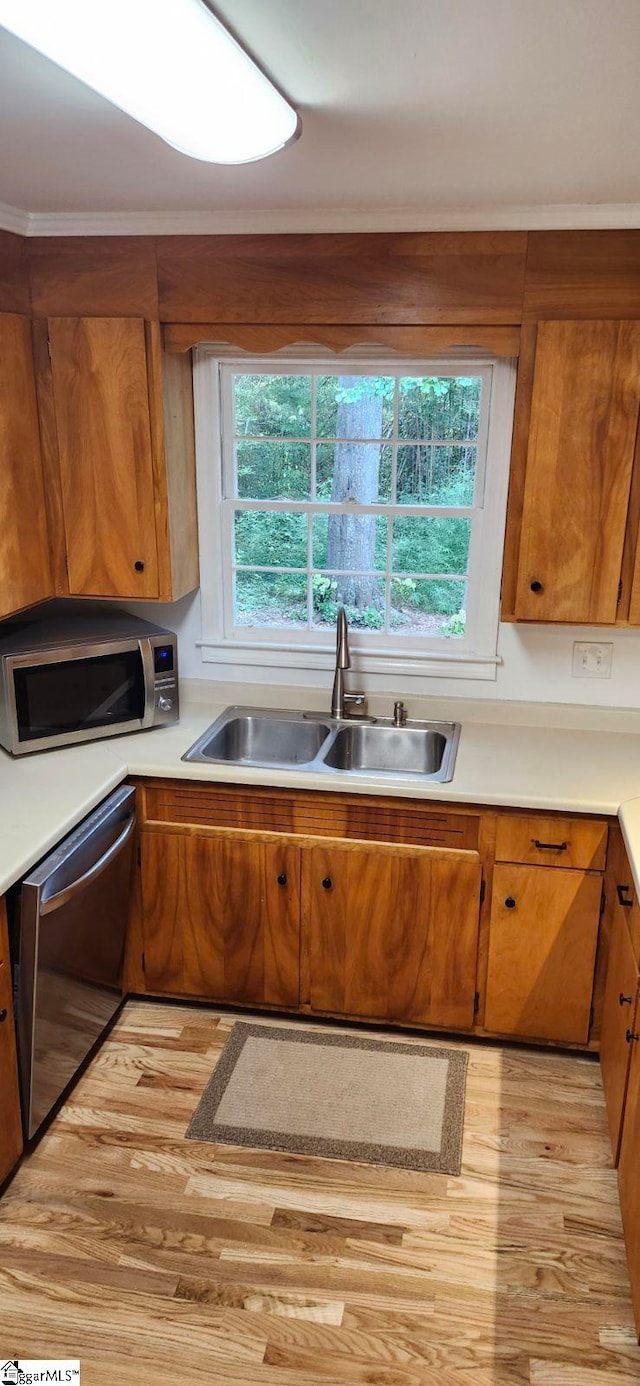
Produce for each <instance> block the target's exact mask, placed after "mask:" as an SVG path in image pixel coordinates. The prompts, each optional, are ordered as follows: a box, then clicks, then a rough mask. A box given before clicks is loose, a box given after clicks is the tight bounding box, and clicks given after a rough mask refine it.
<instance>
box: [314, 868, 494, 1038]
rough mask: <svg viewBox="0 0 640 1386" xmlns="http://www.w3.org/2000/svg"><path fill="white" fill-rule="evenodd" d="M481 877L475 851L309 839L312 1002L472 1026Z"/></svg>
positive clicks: (321, 1007) (335, 1009) (391, 1017)
mask: <svg viewBox="0 0 640 1386" xmlns="http://www.w3.org/2000/svg"><path fill="white" fill-rule="evenodd" d="M480 884H481V869H480V859H479V856H478V854H477V853H476V852H466V851H454V850H451V849H443V850H440V849H438V848H429V847H424V848H408V847H406V848H403V847H394V846H389V845H384V844H378V845H375V846H371V847H365V846H363V844H353V843H339V842H327V843H323V844H321V845H318V846H314V847H311V848H308V849H304V850H303V899H304V905H305V911H306V915H307V920H306V922H307V928H308V934H309V944H310V975H311V990H310V996H311V1007H312V1010H315V1011H328V1012H332V1013H335V1014H339V1015H349V1016H368V1017H371V1018H376V1019H381V1020H388V1021H403V1022H405V1023H413V1024H416V1025H442V1026H448V1027H451V1028H452V1029H460V1030H466V1029H470V1028H471V1026H472V1025H473V1017H474V997H475V978H476V954H477V944H478V920H479V908H480Z"/></svg>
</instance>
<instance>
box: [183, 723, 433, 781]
mask: <svg viewBox="0 0 640 1386" xmlns="http://www.w3.org/2000/svg"><path fill="white" fill-rule="evenodd" d="M459 736H460V726H459V724H458V723H457V722H418V721H413V720H411V721H408V722H407V723H406V724H405V725H404V726H396V725H395V723H394V722H392V720H391V719H390V718H389V719H388V720H387V719H386V718H383V717H380V718H375V719H374V718H368V719H366V720H365V719H362V720H357V719H356V718H354V719H353V720H350V721H348V722H344V721H337V720H335V719H334V718H332V717H325V716H323V714H322V713H314V712H289V711H284V710H283V711H265V710H264V709H263V708H255V707H228V708H226V709H225V711H224V712H223V713H222V715H221V716H220V717H218V718H217V719H216V721H215V722H213V723H212V725H211V726H210V727H208V728H207V730H206V732H204V733H203V735H202V736H201V737H199V739H198V740H197V741H196V742H195V743H194V745H193V746H191V747H190V749H189V750H188V751H187V752H186V754H185V755H184V756H183V757H182V759H183V760H187V761H200V762H203V761H204V762H205V763H207V764H218V765H238V766H257V767H265V768H270V769H280V770H308V771H313V773H314V774H318V773H320V774H323V773H331V774H335V772H336V771H342V772H343V773H345V774H348V775H378V774H382V775H394V776H396V777H398V776H408V777H410V778H411V779H417V778H421V779H427V780H435V781H439V782H440V783H445V782H447V781H449V780H451V779H452V777H453V769H454V764H455V758H456V751H457V748H458V740H459Z"/></svg>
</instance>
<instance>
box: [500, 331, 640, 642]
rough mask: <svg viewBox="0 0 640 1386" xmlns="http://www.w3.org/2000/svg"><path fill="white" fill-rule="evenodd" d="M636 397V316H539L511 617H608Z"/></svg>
mask: <svg viewBox="0 0 640 1386" xmlns="http://www.w3.org/2000/svg"><path fill="white" fill-rule="evenodd" d="M639 405H640V323H638V322H620V321H606V320H603V321H597V322H596V321H585V322H572V321H563V322H541V323H539V325H538V330H537V343H536V352H535V366H534V375H533V394H532V398H531V415H530V423H529V433H528V449H527V461H526V474H525V480H524V492H523V497H522V517H521V525H520V535H519V560H518V569H517V584H516V598H515V609H514V615H515V618H516V620H526V621H575V622H600V623H603V624H613V623H614V622H615V620H616V615H617V607H618V597H619V590H618V585H619V582H620V577H621V570H622V559H623V550H624V543H625V531H626V524H627V512H628V508H629V495H630V488H631V476H632V468H633V459H634V449H635V443H636V432H637V426H638V408H639Z"/></svg>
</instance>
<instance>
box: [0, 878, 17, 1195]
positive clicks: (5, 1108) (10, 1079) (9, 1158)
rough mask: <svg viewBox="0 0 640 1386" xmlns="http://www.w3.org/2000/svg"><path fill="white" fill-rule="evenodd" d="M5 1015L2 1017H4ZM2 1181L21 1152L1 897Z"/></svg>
mask: <svg viewBox="0 0 640 1386" xmlns="http://www.w3.org/2000/svg"><path fill="white" fill-rule="evenodd" d="M2 1017H3V1018H2ZM0 1112H1V1113H2V1121H0V1184H1V1183H2V1181H3V1179H6V1177H7V1175H8V1174H9V1173H10V1172H11V1170H12V1169H13V1166H14V1165H15V1164H16V1161H17V1160H18V1158H19V1156H20V1154H21V1151H22V1120H21V1116H20V1097H19V1093H18V1069H17V1062H16V1042H15V1034H14V1028H13V1011H12V1000H11V968H10V966H9V941H8V938H7V922H6V914H5V906H4V901H3V900H0Z"/></svg>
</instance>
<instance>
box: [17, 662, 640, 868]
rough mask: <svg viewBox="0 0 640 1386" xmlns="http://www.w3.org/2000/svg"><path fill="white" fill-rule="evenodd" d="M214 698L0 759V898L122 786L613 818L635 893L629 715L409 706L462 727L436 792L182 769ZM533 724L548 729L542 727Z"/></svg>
mask: <svg viewBox="0 0 640 1386" xmlns="http://www.w3.org/2000/svg"><path fill="white" fill-rule="evenodd" d="M221 691H222V690H219V689H216V695H217V698H216V700H214V697H212V696H211V695H209V696H208V698H207V700H206V702H205V701H202V700H201V701H199V702H195V703H194V702H190V703H189V704H185V709H186V710H185V712H184V714H183V716H182V717H181V720H180V722H179V723H176V724H175V725H174V726H172V727H166V728H157V729H154V730H153V731H149V732H139V733H137V734H134V735H131V736H124V737H117V738H113V739H111V740H105V741H95V742H87V743H85V744H84V745H81V746H74V747H68V748H65V749H62V750H58V751H48V752H43V753H41V754H36V755H30V756H24V757H22V758H17V759H13V758H12V757H11V756H9V755H7V754H6V753H5V752H3V751H0V894H1V893H3V892H4V891H5V890H7V889H8V887H9V886H10V885H12V884H13V883H14V882H15V881H17V880H18V879H19V878H20V877H21V876H23V875H24V874H25V872H26V871H28V870H29V868H30V867H31V866H33V865H34V863H35V862H37V861H39V860H40V858H41V857H43V856H44V855H45V854H46V852H47V851H49V850H50V848H51V847H53V846H54V844H55V843H56V842H58V841H59V840H60V838H61V837H63V836H64V835H65V833H67V832H69V831H70V830H71V829H72V828H73V827H75V825H76V824H77V823H78V822H79V821H80V820H81V819H82V818H83V817H84V816H85V814H87V813H88V812H89V811H90V810H91V809H92V808H94V807H95V805H96V804H97V803H99V802H100V800H101V799H102V798H103V797H104V796H105V795H106V794H108V793H109V791H110V790H111V789H113V788H115V786H116V785H118V784H119V783H121V781H122V780H124V779H125V778H126V777H127V776H128V775H131V776H138V777H140V776H150V777H151V776H152V777H158V778H160V777H162V778H167V777H175V778H178V779H193V780H217V781H226V782H228V783H243V784H270V785H277V786H282V787H288V788H306V789H320V790H322V789H324V790H333V791H335V790H348V791H349V793H362V794H375V793H383V794H392V795H396V794H397V795H400V796H403V797H410V798H425V799H439V800H447V801H450V802H454V803H455V802H459V803H478V804H488V805H504V806H506V807H517V808H534V809H554V810H565V811H567V812H573V813H596V814H599V813H601V814H606V815H612V816H615V815H616V814H618V813H619V815H620V820H621V824H622V829H623V832H624V835H625V841H626V843H627V848H628V851H629V855H630V858H631V865H632V868H633V870H634V875H635V876H636V888H637V889H638V892H639V893H640V714H636V713H633V712H629V713H620V714H616V713H613V714H607V713H604V712H602V713H601V714H599V713H598V712H597V711H591V712H587V711H585V710H582V711H580V710H578V709H567V708H553V707H547V708H544V709H543V708H541V707H540V706H539V705H536V706H535V707H530V708H529V709H527V708H526V707H522V706H518V707H516V705H514V704H510V705H503V706H502V707H501V708H500V709H499V711H498V712H497V713H496V708H495V705H493V706H492V707H490V708H489V707H488V706H487V705H486V704H485V705H484V707H483V706H482V704H480V703H471V702H470V701H465V703H464V704H463V703H462V701H461V700H460V701H458V702H457V704H456V706H455V708H453V709H452V707H451V703H450V702H448V704H447V707H446V710H445V708H444V707H443V705H442V704H440V703H438V704H436V702H435V701H432V702H431V703H430V704H429V707H428V709H427V708H426V705H425V706H422V707H420V708H419V709H416V710H415V711H414V706H413V703H412V706H411V708H410V711H411V713H413V714H414V715H416V716H429V715H430V716H434V717H448V718H450V719H455V720H459V721H460V722H461V723H462V734H461V738H460V745H459V747H458V755H457V760H456V765H455V770H454V776H453V779H452V781H451V782H450V783H449V784H438V783H433V782H431V783H429V782H427V783H425V782H420V780H418V779H416V780H407V779H404V780H402V779H394V777H393V776H390V775H367V776H362V775H358V776H355V775H352V774H345V773H344V772H340V771H335V772H333V773H331V774H326V773H323V774H313V773H310V772H308V771H304V770H296V771H293V770H287V771H285V770H273V771H272V770H256V769H251V770H249V769H239V768H238V767H237V766H225V765H203V764H196V763H186V762H184V761H182V760H181V756H182V755H183V754H184V752H185V751H186V750H187V749H188V748H189V747H190V746H191V745H192V744H193V742H194V741H195V740H196V739H197V738H198V737H199V736H200V735H201V733H202V732H203V731H204V730H205V729H206V727H207V726H208V725H209V724H210V723H211V722H212V721H214V720H215V718H216V717H217V716H218V715H219V713H220V712H222V711H223V709H224V708H225V707H226V706H228V705H229V704H230V703H232V702H234V701H240V699H239V698H238V697H237V696H236V697H235V698H234V697H233V696H229V690H228V689H226V688H225V689H224V695H225V696H224V697H223V699H221V698H220V692H221ZM243 691H246V690H243ZM236 692H237V690H236ZM263 693H264V696H263V697H262V698H261V699H260V700H258V699H257V698H256V699H254V701H255V702H258V701H260V702H261V703H262V704H264V706H267V705H268V703H269V702H272V699H271V698H269V695H268V694H267V693H266V691H265V690H263ZM280 699H281V700H283V699H282V690H280ZM244 701H246V702H249V701H251V700H250V699H248V698H247V699H244ZM287 701H288V702H289V704H290V706H297V707H299V706H308V707H312V706H314V703H315V706H316V708H319V707H322V703H318V702H317V700H316V699H311V698H309V697H307V698H306V699H305V701H304V702H300V701H296V702H293V701H292V700H291V699H290V698H289V699H287ZM385 710H386V709H385ZM374 711H375V709H374ZM485 719H486V720H485ZM545 719H547V720H548V722H549V723H551V725H547V726H545V725H544V724H543V723H544V720H545ZM553 722H555V725H553ZM558 723H560V724H561V725H558ZM572 723H573V725H572ZM612 727H615V728H616V729H615V730H612ZM636 873H637V875H636Z"/></svg>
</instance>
